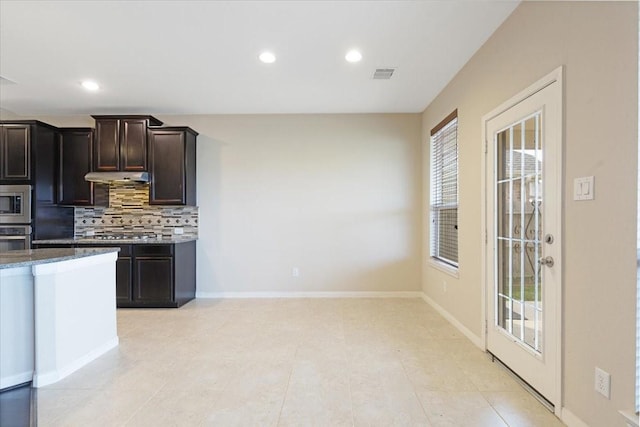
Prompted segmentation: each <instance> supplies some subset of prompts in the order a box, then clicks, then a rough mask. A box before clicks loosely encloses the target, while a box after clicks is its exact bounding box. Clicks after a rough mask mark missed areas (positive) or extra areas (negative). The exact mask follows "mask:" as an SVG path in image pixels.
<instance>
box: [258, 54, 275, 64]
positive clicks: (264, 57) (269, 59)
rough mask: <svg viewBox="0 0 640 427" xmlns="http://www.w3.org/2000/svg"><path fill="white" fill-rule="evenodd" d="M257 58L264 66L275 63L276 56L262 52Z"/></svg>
mask: <svg viewBox="0 0 640 427" xmlns="http://www.w3.org/2000/svg"><path fill="white" fill-rule="evenodd" d="M258 58H259V59H260V61H262V62H264V63H265V64H272V63H274V62H276V56H275V55H274V54H273V53H271V52H262V53H261V54H260V55H259V56H258Z"/></svg>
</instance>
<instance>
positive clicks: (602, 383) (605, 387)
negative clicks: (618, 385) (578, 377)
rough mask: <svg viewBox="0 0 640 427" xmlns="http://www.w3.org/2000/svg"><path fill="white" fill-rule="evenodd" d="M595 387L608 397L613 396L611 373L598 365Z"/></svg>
mask: <svg viewBox="0 0 640 427" xmlns="http://www.w3.org/2000/svg"><path fill="white" fill-rule="evenodd" d="M595 389H596V391H597V392H598V393H600V394H601V395H603V396H604V397H606V398H607V399H609V398H610V396H611V375H609V373H608V372H605V371H603V370H602V369H600V368H598V367H596V383H595Z"/></svg>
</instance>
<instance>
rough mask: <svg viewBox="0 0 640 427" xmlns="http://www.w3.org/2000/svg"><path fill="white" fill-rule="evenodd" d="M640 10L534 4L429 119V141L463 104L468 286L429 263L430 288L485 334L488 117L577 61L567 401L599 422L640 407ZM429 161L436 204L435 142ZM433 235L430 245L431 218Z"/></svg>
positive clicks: (568, 230) (461, 76) (570, 169)
mask: <svg viewBox="0 0 640 427" xmlns="http://www.w3.org/2000/svg"><path fill="white" fill-rule="evenodd" d="M637 8H638V6H637V3H635V2H625V3H615V2H605V3H597V2H567V3H565V2H524V3H522V4H521V5H520V6H519V7H518V9H516V10H515V11H514V13H513V14H512V15H511V16H510V17H509V18H508V19H507V21H505V23H504V24H503V25H502V26H501V27H500V28H499V29H498V31H496V33H494V35H493V36H492V37H491V39H490V40H489V41H488V42H487V43H486V44H485V45H484V46H483V47H482V48H481V49H480V50H479V51H478V52H477V53H476V55H475V56H474V57H473V58H472V59H471V60H470V61H469V62H468V63H467V64H466V66H465V67H464V68H463V69H462V70H461V71H460V72H459V73H458V75H457V76H456V77H455V78H454V79H453V80H452V81H451V82H450V84H449V85H448V86H447V87H446V88H445V90H444V91H443V92H442V93H441V94H440V95H439V96H438V97H437V99H436V100H435V101H434V102H433V103H432V104H431V105H429V107H428V108H427V110H426V111H425V113H424V115H423V138H424V140H425V141H428V132H429V130H430V129H431V128H432V127H433V126H434V125H435V124H436V123H438V122H439V121H440V120H441V119H442V118H443V117H445V116H446V115H447V114H448V113H450V112H451V111H452V110H453V109H455V108H458V115H459V119H458V120H459V134H458V137H459V146H460V174H461V176H460V216H459V221H460V236H459V239H460V272H459V273H460V274H459V279H456V278H453V277H451V276H448V275H446V274H444V273H442V272H440V271H438V270H435V269H434V268H433V267H431V265H430V264H429V262H425V263H424V265H423V270H424V274H423V289H424V291H425V292H426V294H427V295H428V296H429V297H430V298H432V299H433V300H435V301H436V302H437V303H438V304H439V305H441V306H442V307H443V308H444V309H446V310H447V311H448V312H449V313H450V314H452V315H453V316H454V317H455V318H456V319H457V320H458V321H459V322H461V323H462V324H463V325H464V326H465V327H466V328H468V329H469V330H470V331H472V332H473V333H474V334H476V335H478V336H480V335H481V327H482V324H483V322H482V320H483V319H482V303H481V301H482V294H481V292H482V287H481V283H482V282H481V267H482V266H481V262H480V259H481V253H482V252H481V251H482V250H483V242H482V239H481V230H482V229H483V224H482V223H481V220H480V216H481V209H482V203H481V199H480V193H481V188H480V185H481V161H482V158H483V155H482V142H481V141H482V138H481V125H482V122H481V118H482V116H483V115H484V114H486V113H488V112H489V111H491V110H492V109H493V108H495V107H497V106H498V105H499V104H501V103H502V102H504V101H506V100H507V99H509V98H510V97H511V96H513V95H515V94H516V93H518V92H519V91H521V90H523V89H525V88H526V87H527V86H529V85H530V84H532V83H534V82H535V81H536V80H538V79H539V78H541V77H542V76H544V75H546V74H547V73H549V72H551V71H552V70H553V69H555V68H556V67H558V66H560V65H564V66H565V164H564V173H565V181H564V185H563V190H564V193H565V201H564V205H563V209H564V218H565V219H564V222H563V225H564V239H565V240H564V243H565V248H564V273H565V274H564V283H563V286H564V292H563V294H564V306H563V316H564V330H563V336H564V348H563V359H564V378H563V380H564V381H563V385H564V394H563V395H564V406H565V407H566V408H568V410H569V411H571V413H573V414H574V415H576V416H578V417H579V418H580V419H582V420H583V421H585V422H587V423H588V424H589V425H591V426H613V425H621V418H620V416H619V415H618V414H617V411H618V410H619V409H630V408H633V406H634V377H635V375H634V366H635V357H634V355H635V347H634V344H635V343H634V337H635V328H634V324H635V296H636V292H635V275H636V270H635V245H636V242H635V237H636V236H635V234H636V232H635V227H636V184H635V183H636V174H637V160H636V159H637V145H638V139H637V135H638V132H637V117H638V99H637V93H638V90H637V83H638V66H637V64H638V9H637ZM423 159H424V160H423V163H424V165H425V166H424V168H423V176H424V182H423V188H424V189H425V197H426V195H427V192H426V191H427V189H428V188H429V187H428V184H429V178H428V176H429V162H428V145H424V146H423ZM589 175H594V176H595V180H596V184H595V188H596V190H595V195H596V198H595V200H594V201H588V202H584V201H583V202H575V201H573V200H572V198H571V195H572V192H573V179H574V178H576V177H580V176H589ZM425 215H426V211H425ZM424 228H425V230H424V235H425V245H424V247H425V248H428V246H427V244H426V242H428V232H429V230H428V223H427V222H425V224H424ZM425 251H426V249H425ZM443 280H446V281H447V282H448V286H447V291H446V292H444V291H443V286H442V281H443ZM595 366H599V367H601V368H602V369H604V370H606V371H608V372H610V373H611V377H612V380H611V387H612V388H611V400H607V399H605V398H603V397H602V396H600V395H597V394H596V393H595V392H594V390H593V387H594V368H595Z"/></svg>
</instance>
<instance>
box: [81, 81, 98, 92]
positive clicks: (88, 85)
mask: <svg viewBox="0 0 640 427" xmlns="http://www.w3.org/2000/svg"><path fill="white" fill-rule="evenodd" d="M81 84H82V87H83V88H85V89H86V90H90V91H91V92H95V91H97V90H98V89H100V85H99V84H98V83H96V82H94V81H93V80H85V81H83V82H82V83H81Z"/></svg>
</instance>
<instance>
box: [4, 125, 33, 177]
mask: <svg viewBox="0 0 640 427" xmlns="http://www.w3.org/2000/svg"><path fill="white" fill-rule="evenodd" d="M0 130H1V132H0V153H1V154H2V156H1V157H2V162H0V180H2V181H28V180H29V179H31V135H30V126H29V125H21V124H15V125H12V124H6V125H0Z"/></svg>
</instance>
